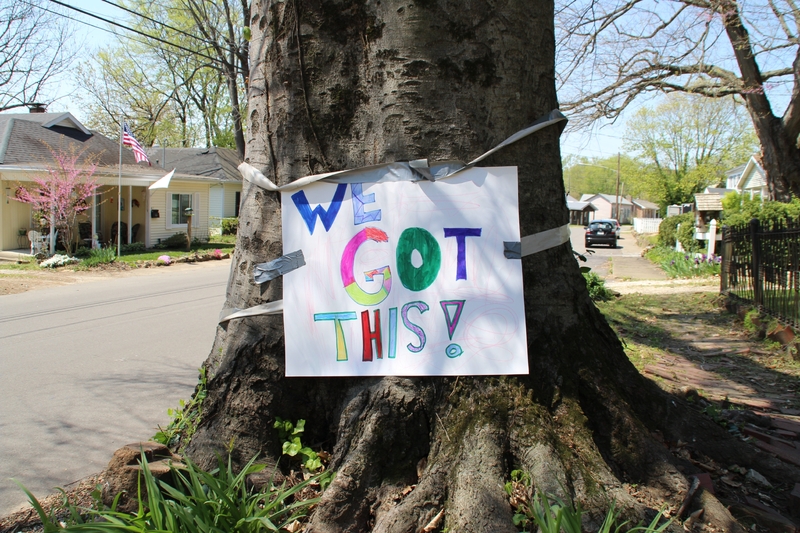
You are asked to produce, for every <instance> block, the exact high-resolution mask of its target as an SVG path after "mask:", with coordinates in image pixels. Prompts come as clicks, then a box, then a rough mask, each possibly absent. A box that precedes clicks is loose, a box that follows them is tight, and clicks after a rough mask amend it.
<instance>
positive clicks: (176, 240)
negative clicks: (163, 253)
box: [161, 232, 189, 248]
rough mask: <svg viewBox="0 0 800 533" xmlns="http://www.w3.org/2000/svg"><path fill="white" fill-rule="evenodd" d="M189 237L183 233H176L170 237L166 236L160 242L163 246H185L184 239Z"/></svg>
mask: <svg viewBox="0 0 800 533" xmlns="http://www.w3.org/2000/svg"><path fill="white" fill-rule="evenodd" d="M188 238H189V237H188V236H187V235H186V234H185V233H183V232H180V233H176V234H174V235H173V236H172V237H168V238H166V239H164V240H163V241H161V244H162V245H163V246H164V247H165V248H185V247H186V239H188Z"/></svg>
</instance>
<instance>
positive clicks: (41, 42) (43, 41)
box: [0, 0, 75, 111]
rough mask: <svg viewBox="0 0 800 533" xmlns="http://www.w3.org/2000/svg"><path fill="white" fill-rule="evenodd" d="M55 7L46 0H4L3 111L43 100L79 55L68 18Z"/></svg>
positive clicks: (0, 9)
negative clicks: (50, 87) (74, 44)
mask: <svg viewBox="0 0 800 533" xmlns="http://www.w3.org/2000/svg"><path fill="white" fill-rule="evenodd" d="M45 4H46V5H45ZM51 8H52V4H49V3H47V2H44V1H43V0H30V1H28V0H26V1H25V2H21V1H18V0H0V111H7V110H10V109H15V108H19V107H24V106H25V105H27V104H30V103H42V100H43V99H44V98H45V97H46V96H47V89H48V87H49V86H50V85H52V84H53V83H54V80H55V79H56V78H57V77H58V76H59V75H60V74H61V73H63V72H64V71H65V70H66V69H67V68H68V67H69V66H70V65H71V63H72V60H73V59H74V57H75V51H74V49H73V48H71V47H70V46H69V42H70V40H71V38H72V29H71V27H70V25H69V24H68V20H67V19H66V18H62V17H60V16H59V14H58V13H57V12H54V11H52V9H51Z"/></svg>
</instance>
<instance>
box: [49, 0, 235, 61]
mask: <svg viewBox="0 0 800 533" xmlns="http://www.w3.org/2000/svg"><path fill="white" fill-rule="evenodd" d="M50 1H51V2H53V3H54V4H58V5H60V6H63V7H66V8H67V9H72V10H73V11H77V12H78V13H82V14H84V15H87V16H89V17H92V18H95V19H97V20H102V21H103V22H106V23H108V24H111V25H112V26H117V27H118V28H122V29H123V30H127V31H130V32H133V33H138V34H139V35H142V36H143V37H146V38H147V39H151V40H154V41H158V42H160V43H164V44H166V45H169V46H174V47H175V48H178V49H179V50H183V51H184V52H189V53H190V54H195V55H198V56H200V57H204V58H206V59H210V60H211V61H213V62H215V63H222V61H220V59H219V58H216V57H211V56H209V55H206V54H204V53H202V52H198V51H197V50H190V49H189V48H186V47H183V46H181V45H179V44H175V43H172V42H170V41H167V40H166V39H162V38H160V37H156V36H155V35H150V34H148V33H145V32H143V31H140V30H137V29H134V28H131V27H128V26H125V25H124V24H122V23H119V22H116V21H114V20H110V19H107V18H105V17H101V16H100V15H97V14H94V13H91V12H89V11H85V10H83V9H80V8H78V7H75V6H71V5H69V4H65V3H64V2H61V1H59V0H50Z"/></svg>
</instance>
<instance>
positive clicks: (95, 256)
mask: <svg viewBox="0 0 800 533" xmlns="http://www.w3.org/2000/svg"><path fill="white" fill-rule="evenodd" d="M116 260H117V250H116V248H114V245H113V244H112V245H109V246H108V247H107V248H95V249H94V250H91V251H90V252H89V257H87V258H86V259H84V260H83V261H81V265H82V266H85V267H94V266H98V265H106V264H109V263H113V262H114V261H116Z"/></svg>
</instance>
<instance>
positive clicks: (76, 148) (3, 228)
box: [0, 113, 224, 251]
mask: <svg viewBox="0 0 800 533" xmlns="http://www.w3.org/2000/svg"><path fill="white" fill-rule="evenodd" d="M50 148H52V149H54V150H61V151H65V152H74V153H81V154H82V155H81V158H80V159H79V163H86V162H87V161H88V160H92V161H96V162H97V163H98V166H97V170H96V171H95V174H94V176H95V177H96V178H97V180H98V181H99V183H100V188H99V189H98V190H97V194H96V195H95V197H94V198H93V199H92V205H91V207H90V209H88V210H87V211H85V212H84V213H83V215H82V216H81V218H80V220H79V231H76V235H78V236H79V238H80V239H83V240H84V241H85V242H89V243H90V242H91V240H92V236H93V235H97V236H98V238H99V240H100V241H101V242H109V241H110V240H112V237H113V235H112V234H114V235H115V234H116V231H114V230H115V228H116V223H117V218H118V204H119V198H120V197H121V198H122V201H123V203H122V205H121V211H120V213H119V218H120V222H121V223H122V224H121V227H122V229H123V231H122V232H121V233H122V242H123V243H125V242H136V241H138V242H143V243H144V244H145V246H147V247H150V246H152V245H154V244H156V243H157V242H159V241H160V240H161V239H165V238H167V237H170V236H171V235H173V234H175V233H177V232H183V231H186V218H185V214H184V213H183V210H182V208H183V207H188V206H191V207H192V209H193V210H194V216H193V217H192V234H193V236H196V237H198V238H205V237H207V236H208V234H209V231H208V221H209V200H210V197H211V192H210V191H211V187H212V186H215V185H217V186H218V185H219V184H220V183H221V182H223V181H224V180H223V179H222V178H218V177H215V176H205V175H194V174H183V173H180V172H176V173H175V175H174V177H173V178H172V181H171V182H170V185H169V188H168V189H158V190H153V191H151V190H149V189H148V187H149V186H150V185H151V184H153V183H154V182H155V181H157V180H158V179H159V178H161V177H162V176H164V174H165V171H164V169H162V168H160V167H158V166H148V165H147V164H146V163H138V164H137V163H136V160H135V158H134V156H133V152H131V151H130V150H129V149H127V148H125V149H123V150H122V166H121V172H120V161H119V159H120V148H119V141H118V140H114V139H110V138H108V137H105V136H104V135H102V134H100V133H98V132H95V131H91V130H89V129H88V128H86V127H85V126H84V125H83V124H81V123H80V121H78V120H77V119H76V118H75V117H74V116H73V115H72V114H70V113H30V114H27V113H26V114H0V190H1V191H3V193H4V197H3V199H2V201H0V251H3V250H20V249H26V248H28V247H29V243H28V242H27V238H26V236H25V234H26V233H27V231H28V230H31V229H39V224H40V221H39V220H35V219H34V216H33V213H32V212H31V208H30V206H29V205H28V204H24V203H21V202H19V201H17V200H16V199H15V193H16V190H17V187H19V186H20V185H24V184H26V183H30V181H31V180H32V178H33V177H36V176H42V175H43V174H44V173H45V172H46V169H47V168H48V167H52V166H53V157H52V154H51V152H50ZM119 183H121V191H120V188H119V187H118V184H119Z"/></svg>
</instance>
